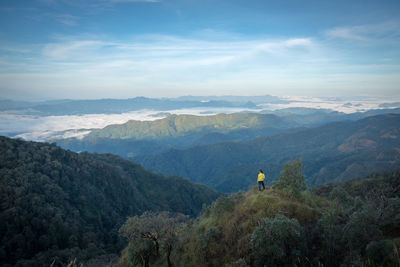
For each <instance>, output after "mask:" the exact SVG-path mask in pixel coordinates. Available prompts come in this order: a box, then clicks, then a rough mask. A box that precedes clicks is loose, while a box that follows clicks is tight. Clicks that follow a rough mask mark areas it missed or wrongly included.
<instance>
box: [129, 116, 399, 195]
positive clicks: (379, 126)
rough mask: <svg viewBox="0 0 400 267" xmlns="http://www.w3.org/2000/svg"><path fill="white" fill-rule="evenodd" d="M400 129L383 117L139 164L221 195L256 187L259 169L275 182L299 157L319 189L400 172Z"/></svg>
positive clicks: (171, 152)
mask: <svg viewBox="0 0 400 267" xmlns="http://www.w3.org/2000/svg"><path fill="white" fill-rule="evenodd" d="M399 129H400V115H397V114H385V115H378V116H372V117H367V118H364V119H361V120H358V121H355V122H354V121H344V122H332V123H329V124H326V125H323V126H320V127H315V128H310V129H303V130H298V131H294V132H291V133H285V134H279V135H274V136H269V137H261V138H257V139H253V140H249V141H241V142H226V143H219V144H214V145H208V146H196V147H191V148H188V149H170V150H168V151H166V152H162V153H159V154H154V155H146V156H141V157H137V158H136V161H137V162H139V163H141V164H142V165H143V166H145V167H147V168H150V169H153V170H156V171H162V172H163V173H168V174H175V175H181V176H184V177H187V178H189V179H191V180H192V181H195V182H199V183H203V184H206V185H208V186H210V187H213V188H215V189H217V190H218V191H221V192H237V191H238V190H247V189H248V187H249V185H251V184H253V182H254V177H255V175H256V174H255V173H254V172H255V170H258V169H260V168H261V169H263V170H265V171H266V173H267V178H268V179H267V180H268V181H269V182H271V181H273V180H276V179H277V177H278V175H279V172H280V170H281V168H282V166H283V164H284V163H285V162H286V161H288V160H293V159H296V158H298V157H301V158H302V159H303V162H304V164H305V165H306V166H307V167H306V169H305V174H306V176H307V183H308V184H309V185H321V184H325V183H329V182H342V181H346V180H348V179H351V178H353V177H363V176H366V175H368V174H370V173H372V172H377V171H381V170H391V169H392V170H393V169H396V168H399V167H400V132H399Z"/></svg>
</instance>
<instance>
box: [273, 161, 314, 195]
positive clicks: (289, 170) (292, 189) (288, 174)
mask: <svg viewBox="0 0 400 267" xmlns="http://www.w3.org/2000/svg"><path fill="white" fill-rule="evenodd" d="M303 172H304V166H303V163H302V162H301V159H300V158H298V159H296V160H294V161H288V162H286V163H285V168H284V169H283V170H282V171H281V173H280V175H279V181H278V182H276V183H275V184H274V188H276V189H280V190H282V191H285V192H287V193H289V195H290V196H292V197H298V196H299V195H300V193H301V191H304V190H305V189H306V188H307V186H306V180H305V177H304V175H303Z"/></svg>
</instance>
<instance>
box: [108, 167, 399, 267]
mask: <svg viewBox="0 0 400 267" xmlns="http://www.w3.org/2000/svg"><path fill="white" fill-rule="evenodd" d="M306 168H307V166H306ZM399 186H400V170H397V171H393V172H385V173H381V174H374V175H371V176H369V177H367V178H366V179H363V180H358V179H357V180H352V181H349V182H346V183H340V184H336V185H329V186H324V187H317V188H311V189H310V190H308V191H304V192H302V193H301V194H300V195H299V196H297V197H293V196H292V195H288V194H286V193H285V191H281V190H279V189H277V188H271V187H268V188H266V190H264V191H262V192H259V191H258V190H257V189H256V188H252V189H251V190H249V191H247V192H239V193H235V194H231V195H229V196H226V197H220V198H218V199H217V200H216V201H215V202H213V203H212V204H211V205H210V206H209V207H208V208H207V209H205V210H204V212H202V213H201V214H200V216H199V217H198V218H196V220H194V221H190V222H187V223H185V224H183V225H182V223H180V225H179V229H180V230H179V231H176V234H175V235H174V238H173V239H172V238H170V239H169V244H171V250H169V251H166V250H162V249H160V250H158V251H157V249H155V248H154V247H151V246H149V245H148V246H146V247H145V246H143V245H144V244H149V240H148V239H146V237H144V238H143V237H139V238H138V237H136V238H135V236H134V234H135V232H138V231H141V229H140V227H141V225H143V224H140V223H138V222H142V221H143V222H149V221H151V222H152V224H149V223H147V224H146V226H148V225H150V226H148V227H147V228H145V229H142V231H144V230H146V231H148V230H149V229H152V230H153V231H157V228H156V227H154V226H153V227H152V226H151V225H155V226H157V225H158V224H160V223H162V222H165V221H167V222H175V225H176V224H177V219H176V218H175V217H172V218H166V216H165V214H160V215H153V214H150V215H149V214H148V215H147V216H141V217H138V216H135V217H134V218H129V219H128V220H127V221H126V223H125V224H124V225H123V227H121V230H120V232H121V233H123V234H124V236H126V237H127V238H128V241H129V245H128V247H127V248H126V249H125V250H124V251H123V252H122V256H121V257H120V259H119V261H118V262H117V264H116V265H115V267H123V266H145V264H143V262H144V260H143V259H144V257H141V256H142V255H143V256H145V255H149V257H148V258H147V262H150V263H151V264H149V265H150V266H172V265H173V266H256V267H262V266H326V267H334V266H384V267H390V266H397V265H398V262H399V259H400V257H399V254H398V248H399V247H400V215H399V209H400V190H399ZM178 223H179V222H178ZM170 225H173V224H172V223H170ZM134 226H136V227H134ZM137 226H139V227H137ZM142 228H144V227H143V226H142ZM175 228H178V227H175ZM158 231H159V230H158ZM159 232H160V236H161V237H164V238H160V239H159V242H163V243H162V244H165V241H164V240H166V239H167V238H166V237H168V236H169V235H168V233H169V232H163V231H159ZM132 237H133V238H132ZM171 241H172V242H171ZM150 244H151V243H150ZM145 249H147V250H145ZM145 252H146V254H145ZM150 252H152V253H150ZM167 263H168V265H167Z"/></svg>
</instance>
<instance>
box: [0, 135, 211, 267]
mask: <svg viewBox="0 0 400 267" xmlns="http://www.w3.org/2000/svg"><path fill="white" fill-rule="evenodd" d="M218 196H219V194H218V193H217V192H215V191H213V190H211V189H209V188H207V187H205V186H203V185H197V184H193V183H191V182H189V181H188V180H185V179H183V178H179V177H176V176H169V177H166V176H163V175H161V174H156V173H152V172H149V171H146V170H145V169H143V168H142V167H141V166H139V165H137V164H134V163H132V162H130V161H127V160H123V159H121V158H120V157H118V156H114V155H110V154H102V155H95V154H88V153H81V154H77V153H74V152H70V151H66V150H63V149H61V148H59V147H57V146H55V145H50V144H45V143H35V142H25V141H21V140H15V139H9V138H5V137H0V201H1V206H0V238H1V245H0V260H1V265H2V266H3V265H4V266H6V264H11V265H14V264H15V265H18V266H50V264H51V263H52V261H53V260H54V261H55V264H56V265H55V266H59V265H61V263H64V265H65V263H67V262H69V261H70V260H72V259H73V258H75V257H78V258H80V259H81V260H82V261H84V260H87V259H90V258H95V257H98V256H101V255H104V254H110V253H117V252H118V251H119V249H120V245H121V243H120V242H121V241H120V240H119V238H118V234H117V230H118V228H119V227H120V226H121V224H122V223H123V222H124V221H125V219H126V217H127V216H132V215H136V214H141V213H143V212H144V211H147V210H152V211H164V210H169V211H172V212H181V213H184V214H188V215H197V214H198V213H199V212H200V210H201V209H202V206H203V204H209V203H210V202H212V201H213V200H214V199H216V198H217V197H218Z"/></svg>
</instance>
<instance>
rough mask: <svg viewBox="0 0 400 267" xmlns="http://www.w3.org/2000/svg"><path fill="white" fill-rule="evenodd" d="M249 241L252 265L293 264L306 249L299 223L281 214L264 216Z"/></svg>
mask: <svg viewBox="0 0 400 267" xmlns="http://www.w3.org/2000/svg"><path fill="white" fill-rule="evenodd" d="M251 243H252V246H253V256H254V258H255V260H254V266H295V263H296V261H299V260H300V259H301V257H302V256H304V254H305V250H306V241H305V237H304V234H303V229H302V227H301V225H300V224H299V222H298V221H297V220H296V219H289V218H287V217H286V216H283V215H277V216H276V217H275V218H273V219H271V218H264V219H263V220H262V221H261V225H260V226H258V227H256V229H255V230H254V232H253V234H252V236H251Z"/></svg>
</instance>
